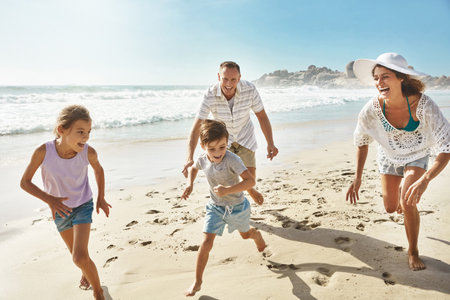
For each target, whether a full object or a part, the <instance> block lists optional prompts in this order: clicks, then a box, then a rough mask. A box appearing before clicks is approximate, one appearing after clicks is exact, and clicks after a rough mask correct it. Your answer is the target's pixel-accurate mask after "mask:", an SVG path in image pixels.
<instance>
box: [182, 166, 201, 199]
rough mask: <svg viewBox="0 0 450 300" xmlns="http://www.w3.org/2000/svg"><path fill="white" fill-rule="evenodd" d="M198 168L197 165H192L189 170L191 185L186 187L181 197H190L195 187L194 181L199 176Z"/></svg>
mask: <svg viewBox="0 0 450 300" xmlns="http://www.w3.org/2000/svg"><path fill="white" fill-rule="evenodd" d="M197 174H198V169H197V168H195V167H192V168H191V170H190V172H189V185H188V186H187V187H186V188H185V189H184V192H183V195H181V199H184V200H186V199H187V198H189V195H190V194H191V193H192V190H193V188H194V181H195V178H196V177H197Z"/></svg>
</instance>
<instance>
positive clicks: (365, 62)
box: [353, 59, 427, 85]
mask: <svg viewBox="0 0 450 300" xmlns="http://www.w3.org/2000/svg"><path fill="white" fill-rule="evenodd" d="M376 65H382V66H384V67H386V68H388V69H391V70H395V71H397V72H400V73H403V74H407V75H409V76H411V77H413V78H417V79H418V78H420V77H421V76H426V75H427V74H425V73H422V72H419V71H416V70H413V69H405V68H402V67H399V66H397V65H394V64H388V63H385V62H381V61H377V60H374V59H357V60H355V62H354V64H353V73H355V76H356V77H357V78H358V79H359V80H360V81H361V82H363V83H365V84H367V85H373V84H374V80H373V76H372V70H373V68H374V67H375V66H376Z"/></svg>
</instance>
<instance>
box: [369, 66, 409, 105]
mask: <svg viewBox="0 0 450 300" xmlns="http://www.w3.org/2000/svg"><path fill="white" fill-rule="evenodd" d="M373 80H374V82H375V87H376V88H377V89H378V92H379V93H380V96H381V98H384V99H389V98H392V97H393V96H398V95H399V94H400V95H401V94H402V81H403V79H399V78H398V77H397V76H396V75H395V73H394V72H392V71H391V70H389V69H386V68H384V67H379V66H378V67H376V68H375V70H374V71H373Z"/></svg>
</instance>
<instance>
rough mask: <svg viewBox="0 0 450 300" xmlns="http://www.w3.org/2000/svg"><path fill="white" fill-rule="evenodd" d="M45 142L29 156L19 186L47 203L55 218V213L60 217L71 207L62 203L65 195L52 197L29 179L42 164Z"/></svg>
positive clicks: (67, 212)
mask: <svg viewBox="0 0 450 300" xmlns="http://www.w3.org/2000/svg"><path fill="white" fill-rule="evenodd" d="M45 153H46V149H45V144H44V145H41V146H39V147H38V148H37V149H36V150H35V151H34V153H33V156H32V157H31V161H30V163H29V164H28V166H27V168H26V169H25V172H24V173H23V176H22V179H21V180H20V187H21V188H22V189H23V190H24V191H26V192H28V193H30V194H31V195H33V196H35V197H36V198H39V199H41V200H42V201H44V202H45V203H47V204H48V206H49V207H50V210H51V211H52V216H53V219H55V217H56V216H55V214H56V213H58V214H59V215H60V216H61V217H62V218H64V217H65V215H68V214H69V213H70V212H71V211H72V209H71V208H70V207H68V206H66V205H64V204H63V203H62V201H65V200H67V199H68V198H67V197H54V196H52V195H50V194H48V193H46V192H44V191H43V190H41V189H40V188H39V187H38V186H37V185H35V184H34V183H33V182H32V181H31V180H32V179H33V176H34V174H35V173H36V170H37V169H38V168H39V166H40V165H41V164H42V162H43V161H44V158H45Z"/></svg>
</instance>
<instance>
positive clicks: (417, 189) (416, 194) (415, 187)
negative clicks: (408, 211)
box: [404, 176, 429, 206]
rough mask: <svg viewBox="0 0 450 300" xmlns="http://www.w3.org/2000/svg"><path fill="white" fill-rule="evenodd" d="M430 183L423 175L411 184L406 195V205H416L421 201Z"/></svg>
mask: <svg viewBox="0 0 450 300" xmlns="http://www.w3.org/2000/svg"><path fill="white" fill-rule="evenodd" d="M428 183H429V181H428V180H427V179H425V178H424V177H423V176H422V177H421V178H419V179H418V180H417V181H416V182H414V183H413V184H411V185H410V186H409V188H408V190H407V191H406V193H405V196H404V200H405V201H406V205H412V206H416V204H417V203H419V201H420V198H421V197H422V195H423V193H425V190H426V189H427V187H428Z"/></svg>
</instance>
